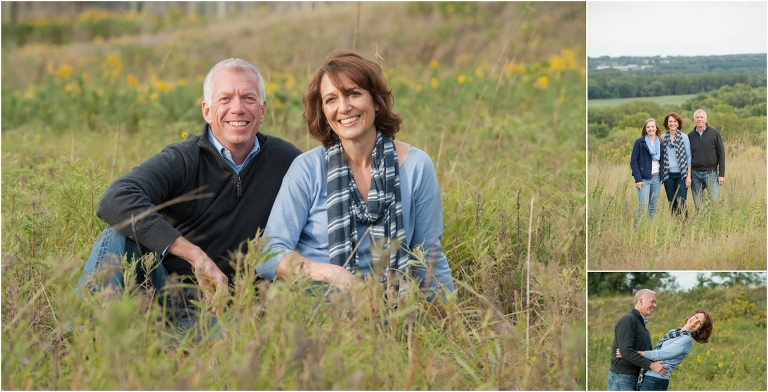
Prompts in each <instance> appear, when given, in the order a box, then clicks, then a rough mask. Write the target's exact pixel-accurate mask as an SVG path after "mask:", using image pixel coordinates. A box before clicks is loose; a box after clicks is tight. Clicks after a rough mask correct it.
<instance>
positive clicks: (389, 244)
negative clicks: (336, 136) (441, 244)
mask: <svg viewBox="0 0 768 392" xmlns="http://www.w3.org/2000/svg"><path fill="white" fill-rule="evenodd" d="M372 158H373V159H372V162H371V189H370V191H369V192H368V203H367V204H366V203H364V201H363V196H362V194H360V191H359V190H358V189H357V185H356V184H355V179H354V177H353V176H352V172H351V171H350V169H349V165H347V162H346V160H345V159H344V150H343V147H342V145H341V142H337V143H336V144H334V145H332V146H330V147H329V148H328V150H327V151H326V153H325V160H326V163H327V164H328V202H327V203H328V240H329V248H330V249H329V256H330V259H331V264H336V265H340V266H343V267H344V268H346V269H347V271H349V272H351V273H353V274H354V273H355V271H356V269H357V265H358V262H359V260H358V256H357V252H353V250H354V248H355V245H356V244H357V242H358V238H357V224H358V223H360V224H363V225H371V226H372V227H371V235H372V238H371V241H372V242H373V241H382V240H383V242H384V243H383V247H384V250H385V252H384V253H385V254H386V253H389V258H390V260H389V268H388V272H390V273H394V272H396V271H401V272H405V268H406V267H407V265H408V253H407V252H406V251H405V245H404V244H402V245H401V243H402V242H403V241H404V240H405V226H404V225H403V207H402V204H401V201H400V171H399V167H398V164H397V152H396V151H395V142H394V141H392V139H390V138H388V137H384V136H382V134H381V132H380V131H377V132H376V146H375V147H374V149H373V155H372ZM372 245H373V244H372ZM393 246H394V247H395V248H393ZM373 256H374V257H376V255H373ZM374 261H375V259H374ZM387 275H388V274H384V275H383V276H382V279H381V281H382V283H386V281H387ZM395 289H396V290H397V287H395Z"/></svg>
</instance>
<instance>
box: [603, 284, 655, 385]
mask: <svg viewBox="0 0 768 392" xmlns="http://www.w3.org/2000/svg"><path fill="white" fill-rule="evenodd" d="M655 308H656V293H654V292H653V291H651V290H648V289H642V290H639V291H638V292H637V293H635V308H634V309H632V311H630V312H629V313H627V314H625V315H624V316H622V317H621V318H620V319H619V321H618V322H617V323H616V327H615V329H614V335H613V344H611V368H610V370H609V371H608V390H609V391H634V390H635V387H636V386H637V385H638V384H639V382H641V381H642V378H639V377H638V376H640V374H641V372H643V373H644V370H643V369H651V370H653V371H654V372H656V373H659V374H661V375H665V374H666V373H667V368H666V367H665V366H664V362H663V361H657V362H651V360H650V359H646V358H645V357H643V356H642V355H640V354H639V353H638V351H646V350H650V349H652V348H653V346H652V345H651V334H650V332H648V329H647V328H645V323H646V322H647V321H648V319H647V317H648V316H650V315H651V314H653V310H654V309H655ZM616 349H618V350H619V352H620V353H621V358H616Z"/></svg>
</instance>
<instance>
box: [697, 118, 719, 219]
mask: <svg viewBox="0 0 768 392" xmlns="http://www.w3.org/2000/svg"><path fill="white" fill-rule="evenodd" d="M693 122H694V123H696V127H695V128H694V129H693V130H692V131H691V132H690V133H689V134H688V140H690V142H691V193H692V194H693V203H694V204H695V205H696V211H697V213H698V211H699V209H700V208H703V206H704V205H703V204H704V203H703V201H702V200H701V193H702V191H703V190H704V189H706V190H707V191H708V192H709V196H710V198H711V199H712V201H717V198H718V196H719V195H720V186H722V185H723V184H725V148H724V147H723V138H722V137H721V136H720V132H718V130H717V129H715V128H712V127H710V126H709V124H708V123H707V113H706V112H705V111H703V110H701V109H699V110H697V111H695V112H694V113H693Z"/></svg>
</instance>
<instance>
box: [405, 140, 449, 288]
mask: <svg viewBox="0 0 768 392" xmlns="http://www.w3.org/2000/svg"><path fill="white" fill-rule="evenodd" d="M423 154H424V159H422V160H421V161H420V162H419V165H418V169H419V170H418V171H419V172H420V173H415V174H416V176H417V177H416V178H415V181H414V183H415V188H414V189H413V190H412V194H413V196H412V197H413V200H414V203H413V204H414V207H415V210H414V211H413V214H414V216H415V223H414V225H415V226H414V229H413V236H412V238H411V242H410V243H409V244H408V246H409V247H410V249H411V250H415V249H416V247H418V246H421V249H422V250H423V251H425V252H426V253H425V261H426V267H425V266H424V265H420V266H414V267H412V270H411V271H412V273H413V276H414V277H416V278H417V279H419V280H421V281H422V287H427V286H428V287H429V290H430V293H429V296H428V299H429V301H432V300H433V299H434V296H435V294H436V293H438V292H439V293H440V295H441V296H442V298H443V300H445V298H446V292H453V290H454V287H453V276H452V275H451V268H450V267H449V266H448V259H447V258H446V257H445V253H443V246H442V244H441V242H440V241H441V240H442V237H443V203H442V199H441V197H440V186H439V185H438V183H437V175H436V174H435V167H434V165H433V164H432V160H431V159H429V156H428V155H426V153H423Z"/></svg>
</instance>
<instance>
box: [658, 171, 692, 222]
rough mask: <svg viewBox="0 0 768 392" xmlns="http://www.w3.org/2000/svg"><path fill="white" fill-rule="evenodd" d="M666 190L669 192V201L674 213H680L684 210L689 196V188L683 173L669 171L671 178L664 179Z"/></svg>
mask: <svg viewBox="0 0 768 392" xmlns="http://www.w3.org/2000/svg"><path fill="white" fill-rule="evenodd" d="M664 190H665V191H666V193H667V201H669V203H670V204H671V205H672V213H673V214H678V215H679V214H680V213H681V212H683V210H684V208H685V201H686V199H687V198H688V188H686V187H685V177H683V174H682V173H679V172H678V173H669V178H667V180H666V181H664Z"/></svg>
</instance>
